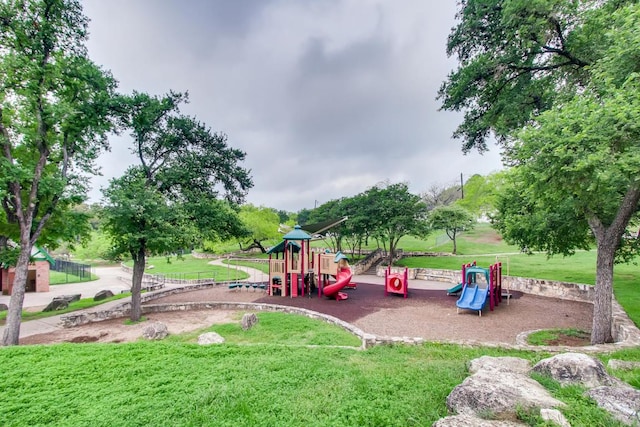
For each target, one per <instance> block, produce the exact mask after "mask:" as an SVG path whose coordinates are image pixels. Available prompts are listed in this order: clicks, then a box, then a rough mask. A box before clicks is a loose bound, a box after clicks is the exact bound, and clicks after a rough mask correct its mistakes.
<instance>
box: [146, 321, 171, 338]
mask: <svg viewBox="0 0 640 427" xmlns="http://www.w3.org/2000/svg"><path fill="white" fill-rule="evenodd" d="M167 335H169V330H168V329H167V325H165V324H164V323H162V322H153V323H152V324H150V325H149V326H147V327H146V328H144V330H143V331H142V336H143V337H145V338H146V339H148V340H162V339H165V338H166V337H167Z"/></svg>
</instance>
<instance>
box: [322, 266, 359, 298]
mask: <svg viewBox="0 0 640 427" xmlns="http://www.w3.org/2000/svg"><path fill="white" fill-rule="evenodd" d="M352 277H353V273H352V272H351V270H350V269H348V268H345V269H342V270H340V271H338V274H337V276H336V281H335V283H332V284H330V285H327V286H325V287H324V288H322V293H323V294H324V296H325V297H329V298H335V299H337V300H343V299H347V298H349V295H347V294H345V293H344V292H340V290H341V289H342V288H344V287H345V286H347V285H348V284H349V282H351V278H352Z"/></svg>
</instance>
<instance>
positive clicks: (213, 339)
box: [198, 332, 224, 345]
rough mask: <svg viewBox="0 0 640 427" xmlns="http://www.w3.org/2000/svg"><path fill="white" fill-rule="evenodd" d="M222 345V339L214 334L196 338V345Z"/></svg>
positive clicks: (206, 333) (208, 333) (209, 333)
mask: <svg viewBox="0 0 640 427" xmlns="http://www.w3.org/2000/svg"><path fill="white" fill-rule="evenodd" d="M222 343H224V338H223V337H222V336H220V334H217V333H215V332H205V333H204V334H201V335H200V336H199V337H198V344H200V345H211V344H222Z"/></svg>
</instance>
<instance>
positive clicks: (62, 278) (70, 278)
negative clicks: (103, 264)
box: [49, 271, 97, 285]
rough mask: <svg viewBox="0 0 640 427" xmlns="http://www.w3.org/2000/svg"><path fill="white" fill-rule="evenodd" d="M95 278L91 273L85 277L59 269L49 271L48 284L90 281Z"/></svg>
mask: <svg viewBox="0 0 640 427" xmlns="http://www.w3.org/2000/svg"><path fill="white" fill-rule="evenodd" d="M96 279H97V277H96V276H95V275H93V274H91V275H89V276H85V277H79V276H76V275H74V274H69V273H64V272H61V271H49V284H50V285H65V284H68V283H81V282H90V281H92V280H96Z"/></svg>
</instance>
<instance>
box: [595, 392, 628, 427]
mask: <svg viewBox="0 0 640 427" xmlns="http://www.w3.org/2000/svg"><path fill="white" fill-rule="evenodd" d="M585 394H586V395H587V396H589V397H590V398H592V399H593V400H595V401H596V402H597V403H598V406H600V407H601V408H603V409H604V410H606V411H607V412H609V413H610V414H611V415H612V416H613V417H614V418H615V419H617V420H619V421H621V422H623V423H625V424H627V425H633V426H640V390H636V389H635V388H633V387H631V386H619V387H609V386H602V387H595V388H592V389H591V390H588V391H587V392H586V393H585Z"/></svg>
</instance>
